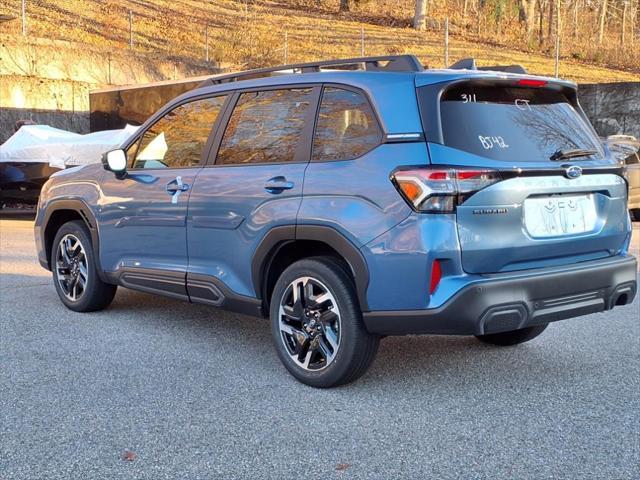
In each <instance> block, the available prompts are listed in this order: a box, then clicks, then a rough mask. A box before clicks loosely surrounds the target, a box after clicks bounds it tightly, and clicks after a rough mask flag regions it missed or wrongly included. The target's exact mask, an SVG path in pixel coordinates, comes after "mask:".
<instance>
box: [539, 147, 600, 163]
mask: <svg viewBox="0 0 640 480" xmlns="http://www.w3.org/2000/svg"><path fill="white" fill-rule="evenodd" d="M596 153H598V152H596V151H595V150H587V149H585V148H575V149H571V148H565V149H561V150H556V152H555V153H554V154H553V155H551V156H550V157H549V160H553V161H556V160H566V159H567V158H576V157H590V156H591V155H595V154H596Z"/></svg>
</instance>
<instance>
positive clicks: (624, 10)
mask: <svg viewBox="0 0 640 480" xmlns="http://www.w3.org/2000/svg"><path fill="white" fill-rule="evenodd" d="M628 4H629V2H624V4H623V7H622V32H621V33H622V34H621V35H620V43H622V46H623V47H624V43H625V38H624V33H625V30H626V27H627V5H628Z"/></svg>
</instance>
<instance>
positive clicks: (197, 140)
mask: <svg viewBox="0 0 640 480" xmlns="http://www.w3.org/2000/svg"><path fill="white" fill-rule="evenodd" d="M224 101H225V97H224V96H221V97H213V98H205V99H202V100H195V101H193V102H189V103H186V104H184V105H180V106H179V107H176V108H174V109H173V110H171V111H170V112H169V113H167V114H166V115H165V116H164V117H162V118H161V119H160V120H158V121H157V122H156V123H155V124H153V125H152V126H151V127H150V128H149V129H148V130H147V131H146V132H145V133H144V135H143V136H142V138H141V139H140V141H139V142H138V143H139V147H138V148H137V151H136V150H135V146H133V147H132V148H131V149H130V150H132V152H130V153H129V157H130V162H131V164H130V166H131V168H183V167H193V166H196V165H198V164H199V163H200V157H201V156H202V150H203V149H204V146H205V144H206V143H207V139H208V138H209V134H210V133H211V129H212V128H213V124H214V123H215V121H216V118H218V114H219V113H220V110H221V108H222V105H223V104H224ZM134 152H135V157H133V155H131V153H134ZM131 157H133V158H131Z"/></svg>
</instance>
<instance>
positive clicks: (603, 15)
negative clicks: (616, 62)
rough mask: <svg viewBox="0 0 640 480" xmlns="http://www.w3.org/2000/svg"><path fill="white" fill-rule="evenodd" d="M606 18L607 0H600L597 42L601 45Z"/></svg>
mask: <svg viewBox="0 0 640 480" xmlns="http://www.w3.org/2000/svg"><path fill="white" fill-rule="evenodd" d="M606 20H607V0H602V6H601V7H600V26H599V28H598V44H599V45H602V39H603V38H604V28H605V24H606Z"/></svg>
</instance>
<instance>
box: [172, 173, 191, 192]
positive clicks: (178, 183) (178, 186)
mask: <svg viewBox="0 0 640 480" xmlns="http://www.w3.org/2000/svg"><path fill="white" fill-rule="evenodd" d="M187 190H189V184H188V183H182V177H176V179H175V180H171V181H170V182H169V183H167V192H168V193H170V194H172V195H173V194H174V193H176V192H186V191H187Z"/></svg>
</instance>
